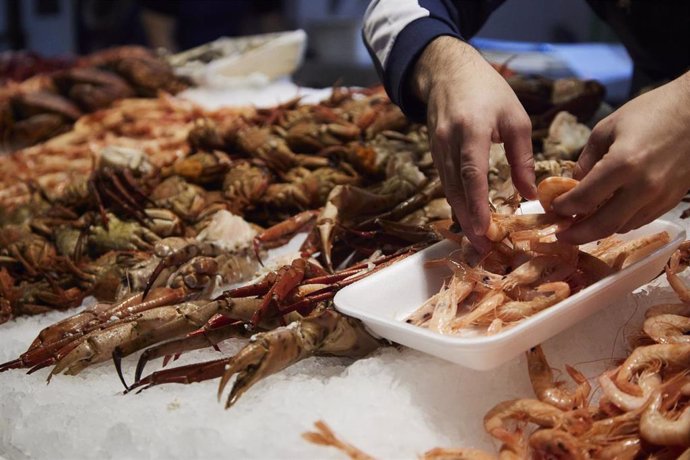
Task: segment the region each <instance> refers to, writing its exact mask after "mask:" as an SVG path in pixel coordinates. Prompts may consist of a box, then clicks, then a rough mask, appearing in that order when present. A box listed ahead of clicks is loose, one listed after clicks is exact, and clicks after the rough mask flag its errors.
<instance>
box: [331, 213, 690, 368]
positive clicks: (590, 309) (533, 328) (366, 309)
mask: <svg viewBox="0 0 690 460" xmlns="http://www.w3.org/2000/svg"><path fill="white" fill-rule="evenodd" d="M537 207H538V204H537V205H534V204H532V203H527V207H525V206H523V209H527V210H529V211H536V208H537ZM529 211H526V212H529ZM664 230H665V231H667V232H668V233H669V235H670V237H671V241H670V242H669V243H668V244H666V245H665V246H663V247H661V248H659V249H657V250H656V251H654V252H653V253H651V254H649V255H648V256H647V257H645V258H644V259H641V260H639V261H637V262H635V263H633V264H631V265H630V266H628V267H626V268H624V269H623V270H621V271H619V272H617V273H615V274H613V275H611V276H609V277H607V278H604V279H602V280H600V281H598V282H597V283H594V284H593V285H591V286H589V287H587V288H586V289H583V290H582V291H580V292H578V293H576V294H574V295H572V296H570V297H569V298H567V299H566V300H563V301H562V302H560V303H558V304H556V305H554V306H552V307H550V308H547V309H546V310H543V311H541V312H539V313H537V314H536V315H534V316H531V317H530V318H527V319H525V320H523V321H522V322H520V323H518V324H517V325H516V326H513V327H510V328H507V329H506V330H504V331H502V332H499V333H497V334H495V335H491V336H485V335H480V336H474V337H458V336H452V335H442V334H439V333H437V332H434V331H430V330H428V329H425V328H421V327H419V326H413V325H411V324H408V323H406V322H405V321H404V319H405V318H406V317H407V316H408V315H409V314H410V313H412V312H413V311H415V310H416V309H417V308H418V307H419V306H420V305H422V303H424V302H425V301H426V300H427V299H428V298H429V297H431V296H432V295H434V294H435V293H437V292H438V291H439V289H440V288H441V285H442V283H443V280H444V279H445V278H446V277H447V276H448V275H449V274H450V271H449V270H448V269H446V268H445V267H435V268H425V267H424V263H425V262H426V261H428V260H433V259H438V258H440V257H444V256H445V255H447V254H449V253H450V252H451V251H453V250H454V249H457V248H458V246H457V244H455V243H453V242H451V241H449V240H445V241H441V242H440V243H437V244H435V245H433V246H430V247H429V248H427V249H425V250H423V251H420V252H418V253H417V254H414V255H412V256H410V257H407V258H406V259H404V260H402V261H400V262H397V263H395V264H393V265H391V266H390V267H387V268H384V269H382V270H381V271H379V272H377V273H374V274H372V275H371V276H369V277H367V278H364V279H363V280H361V281H358V282H356V283H354V284H352V285H350V286H348V287H346V288H344V289H342V290H341V291H340V292H338V294H336V296H335V299H334V302H335V307H336V309H338V310H339V311H341V312H342V313H344V314H346V315H349V316H353V317H355V318H358V319H360V320H362V322H363V323H364V324H365V325H366V326H367V327H368V328H369V329H370V330H371V331H372V332H373V333H375V334H377V335H379V336H381V337H385V338H386V339H389V340H391V341H393V342H397V343H400V344H402V345H406V346H408V347H410V348H415V349H417V350H420V351H423V352H426V353H429V354H431V355H434V356H438V357H439V358H443V359H446V360H448V361H452V362H455V363H458V364H462V365H463V366H466V367H470V368H473V369H479V370H486V369H492V368H494V367H497V366H499V365H501V364H503V363H504V362H506V361H509V360H511V359H512V358H514V357H515V356H518V355H519V354H521V353H522V352H523V351H525V350H528V349H530V348H531V347H533V346H535V345H537V344H539V343H541V342H543V341H545V340H547V339H549V338H550V337H553V336H554V335H556V334H558V333H559V332H561V331H563V330H564V329H566V328H568V327H570V326H572V325H573V324H575V323H577V322H578V321H581V320H583V319H584V318H586V317H587V316H589V315H591V314H592V313H594V312H596V311H598V310H600V309H602V308H604V307H606V306H607V305H609V304H611V303H613V302H614V301H616V300H617V299H619V298H620V297H622V296H624V295H626V294H627V293H629V292H632V291H633V290H635V289H636V288H637V287H639V286H641V285H643V284H645V283H647V282H649V281H651V280H652V279H654V278H655V277H656V276H657V275H658V274H659V273H660V272H661V271H662V270H663V267H664V265H665V264H666V261H667V260H668V258H669V257H670V256H671V253H672V252H673V251H674V250H675V249H676V248H677V247H678V245H680V243H681V242H682V241H683V240H684V239H685V230H684V229H683V228H681V227H680V226H678V225H676V224H674V223H672V222H668V221H665V220H660V219H659V220H655V221H654V222H652V223H650V224H647V225H645V226H644V227H641V228H639V229H637V230H634V231H632V232H629V233H626V234H624V235H619V236H620V239H621V240H629V239H634V238H638V237H640V236H644V235H649V234H654V233H657V232H660V231H664Z"/></svg>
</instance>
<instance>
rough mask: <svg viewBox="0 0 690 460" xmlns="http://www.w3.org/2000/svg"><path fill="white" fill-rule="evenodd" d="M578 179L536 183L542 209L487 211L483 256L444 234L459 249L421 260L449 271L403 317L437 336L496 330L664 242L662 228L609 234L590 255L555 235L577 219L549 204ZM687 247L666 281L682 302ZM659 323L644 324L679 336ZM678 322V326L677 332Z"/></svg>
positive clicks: (674, 259) (676, 257) (666, 238)
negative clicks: (625, 237) (630, 235)
mask: <svg viewBox="0 0 690 460" xmlns="http://www.w3.org/2000/svg"><path fill="white" fill-rule="evenodd" d="M577 184H578V182H577V181H576V180H574V179H568V178H561V177H554V178H549V179H545V180H544V181H542V182H541V183H540V184H539V187H538V195H539V201H540V203H541V204H542V206H543V207H544V209H545V210H546V212H545V213H544V214H523V215H515V214H514V215H505V214H496V213H495V214H492V215H491V221H490V224H489V228H488V231H487V237H488V239H489V240H490V241H492V247H491V249H490V250H489V252H488V253H486V254H484V255H479V254H477V253H476V252H474V251H473V250H472V248H471V245H470V244H469V243H468V242H467V241H466V238H464V237H462V236H458V235H454V234H451V235H444V236H447V237H449V238H451V239H453V240H455V241H456V242H459V244H460V249H459V250H457V251H454V252H452V253H451V254H450V255H449V256H448V257H447V258H446V259H444V260H438V261H432V262H430V263H429V262H428V263H427V264H428V265H429V264H431V265H439V264H445V265H447V266H448V267H449V268H450V269H451V271H452V274H451V276H450V277H449V278H448V279H447V280H446V282H445V283H444V284H443V286H442V288H441V290H440V292H439V293H437V294H436V295H434V296H432V297H431V298H430V299H429V300H428V301H426V302H425V303H424V304H423V305H422V306H420V307H419V308H418V309H417V310H416V311H414V312H413V313H412V314H411V315H409V316H408V317H407V318H406V321H407V322H408V323H410V324H413V325H416V326H421V327H426V328H429V329H431V330H433V331H436V332H439V333H441V334H456V333H462V331H463V330H464V329H468V330H471V331H472V332H473V334H474V333H475V332H484V333H486V334H495V333H499V332H500V331H502V330H504V329H505V328H508V327H511V326H513V325H515V324H517V323H518V322H520V321H522V320H524V319H526V318H529V317H530V316H532V315H535V314H537V313H539V312H541V311H543V310H545V309H547V308H550V307H552V306H553V305H555V304H557V303H558V302H560V301H562V300H565V299H566V298H568V297H569V296H571V295H572V294H574V293H576V292H578V291H580V290H582V289H584V288H586V287H587V286H590V285H591V284H593V283H595V282H597V281H599V280H601V279H603V278H605V277H607V276H609V275H611V274H613V273H615V272H617V271H619V270H621V269H623V268H625V267H627V266H628V265H631V264H632V263H634V262H636V261H638V260H640V259H642V258H644V257H645V256H647V255H649V254H650V253H651V252H653V251H654V250H656V249H658V248H660V247H662V246H664V245H666V244H668V243H669V242H670V236H669V234H668V233H667V232H665V231H662V232H658V233H655V234H651V235H645V236H642V237H640V238H636V239H631V240H629V241H622V240H621V239H618V238H615V237H611V238H607V239H605V240H602V242H601V244H597V245H594V246H593V247H592V248H591V249H590V250H589V252H584V251H583V250H581V249H580V248H579V247H577V246H574V245H570V244H567V243H564V242H561V241H559V240H558V238H557V234H558V232H559V231H561V230H563V229H565V228H568V227H569V226H570V225H571V224H572V222H573V221H574V219H575V218H576V217H575V216H573V217H570V218H564V217H561V216H557V215H556V214H554V213H553V212H551V206H552V203H553V201H554V200H555V199H556V198H557V197H558V196H560V195H561V194H563V193H566V192H568V191H569V190H572V189H573V188H574V187H576V186H577ZM689 247H690V246H681V249H680V250H679V251H678V252H677V253H676V254H675V255H674V257H672V259H671V262H669V265H668V267H667V269H666V271H667V274H668V278H669V281H670V282H671V285H672V286H673V288H674V289H675V290H676V291H677V292H678V293H679V296H680V297H681V300H684V301H685V299H686V298H688V299H690V294H689V293H688V292H690V291H688V288H687V287H686V286H685V284H684V283H683V282H682V280H681V279H680V278H679V276H678V273H680V272H681V271H683V269H684V268H685V267H686V266H687V265H688V262H687V259H688V257H687V253H688V252H689V251H688V248H689ZM661 325H662V323H661V320H659V319H656V320H651V321H650V322H649V326H650V327H652V326H656V328H657V330H658V332H656V334H667V335H668V334H675V335H678V334H679V332H676V331H670V330H668V331H661V330H659V326H661ZM684 327H685V326H678V329H677V330H678V331H681V332H680V334H682V333H683V332H682V331H684V330H685V329H684ZM689 327H690V326H689ZM673 340H676V341H682V340H683V339H678V338H675V339H673Z"/></svg>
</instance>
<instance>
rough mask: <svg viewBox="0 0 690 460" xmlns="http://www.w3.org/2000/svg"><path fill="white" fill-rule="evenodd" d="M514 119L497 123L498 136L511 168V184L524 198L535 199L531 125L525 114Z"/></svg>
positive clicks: (506, 119)
mask: <svg viewBox="0 0 690 460" xmlns="http://www.w3.org/2000/svg"><path fill="white" fill-rule="evenodd" d="M523 115H524V116H520V117H517V118H514V119H511V118H508V117H506V118H503V119H502V120H501V121H500V122H499V134H500V137H501V140H502V141H503V146H504V147H505V151H506V158H507V159H508V163H509V164H510V166H511V176H512V179H513V184H514V185H515V187H516V188H517V190H518V192H520V193H521V194H522V196H524V197H525V198H528V199H530V200H534V199H536V198H537V186H536V184H535V182H536V179H535V175H534V155H533V153H532V123H531V122H530V120H529V117H528V116H527V114H526V113H525V114H523Z"/></svg>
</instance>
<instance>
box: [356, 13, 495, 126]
mask: <svg viewBox="0 0 690 460" xmlns="http://www.w3.org/2000/svg"><path fill="white" fill-rule="evenodd" d="M501 3H502V0H490V1H486V0H465V1H451V0H374V1H372V2H371V4H370V5H369V8H367V12H366V14H365V18H364V28H363V31H362V32H363V38H364V43H365V45H366V47H367V49H368V50H369V54H370V55H371V57H372V59H373V61H374V65H375V67H376V69H377V71H378V73H379V77H380V78H381V81H382V82H383V84H384V86H385V88H386V92H387V93H388V96H389V97H390V98H391V100H392V101H393V102H395V103H396V104H397V105H398V106H400V108H401V109H402V110H403V112H404V113H405V114H406V115H407V116H408V117H409V118H411V119H412V120H415V121H424V120H425V118H426V109H425V107H424V105H423V104H422V103H421V102H420V101H419V100H418V99H417V98H416V97H415V96H414V95H413V94H411V92H410V90H409V84H408V81H407V80H408V78H409V77H410V75H411V73H412V70H413V69H414V65H415V63H416V62H417V59H418V58H419V56H420V54H421V53H422V51H423V50H424V48H425V47H426V46H427V45H428V44H429V43H430V42H431V41H432V40H433V39H435V38H437V37H440V36H442V35H448V36H451V37H456V38H458V39H460V40H465V39H469V38H470V37H471V36H472V35H474V34H475V33H476V32H477V31H478V30H479V28H480V27H481V25H482V24H483V23H484V21H485V20H486V18H487V17H488V15H489V14H490V12H491V11H493V10H494V9H495V8H496V7H498V6H499V5H500V4H501Z"/></svg>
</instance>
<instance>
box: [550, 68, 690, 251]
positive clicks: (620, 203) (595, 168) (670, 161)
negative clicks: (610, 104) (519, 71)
mask: <svg viewBox="0 0 690 460" xmlns="http://www.w3.org/2000/svg"><path fill="white" fill-rule="evenodd" d="M689 132H690V73H687V74H685V75H683V76H682V77H680V78H678V79H676V80H674V81H672V82H670V83H668V84H666V85H664V86H661V87H659V88H657V89H655V90H653V91H650V92H648V93H645V94H643V95H641V96H639V97H636V98H635V99H633V100H631V101H630V102H628V103H627V104H625V105H623V106H622V107H621V108H620V109H618V110H617V111H615V112H614V113H612V114H611V115H609V116H608V117H606V118H605V119H603V120H602V121H601V122H599V123H598V124H597V125H596V126H595V127H594V129H593V130H592V134H591V136H590V138H589V141H588V142H587V145H585V147H584V149H583V151H582V154H581V155H580V158H579V160H578V162H577V166H576V168H575V172H574V176H575V178H576V179H580V184H579V185H578V186H577V187H575V188H574V189H573V190H571V191H570V192H568V193H565V194H563V195H561V196H560V197H558V198H557V199H556V200H554V203H553V209H554V211H555V212H556V213H558V214H560V215H563V216H573V215H574V216H585V217H583V218H582V219H581V220H578V221H577V222H576V223H575V224H574V225H572V226H571V227H570V228H569V229H567V230H565V231H563V232H561V233H560V234H559V236H558V238H559V239H560V240H562V241H565V242H567V243H572V244H583V243H587V242H590V241H594V240H596V239H599V238H603V237H606V236H609V235H611V234H613V233H616V232H619V233H625V232H628V231H630V230H632V229H635V228H637V227H640V226H642V225H644V224H647V223H649V222H651V221H653V220H654V219H656V218H658V217H659V216H661V215H662V214H664V213H665V212H667V211H669V210H670V209H672V208H673V207H674V206H675V205H677V204H678V202H679V201H680V200H681V198H682V197H683V196H684V195H685V194H686V193H687V191H688V189H690V136H689V135H688V133H689Z"/></svg>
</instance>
